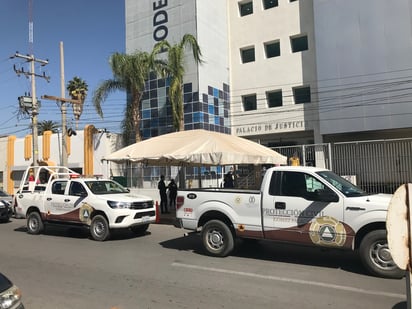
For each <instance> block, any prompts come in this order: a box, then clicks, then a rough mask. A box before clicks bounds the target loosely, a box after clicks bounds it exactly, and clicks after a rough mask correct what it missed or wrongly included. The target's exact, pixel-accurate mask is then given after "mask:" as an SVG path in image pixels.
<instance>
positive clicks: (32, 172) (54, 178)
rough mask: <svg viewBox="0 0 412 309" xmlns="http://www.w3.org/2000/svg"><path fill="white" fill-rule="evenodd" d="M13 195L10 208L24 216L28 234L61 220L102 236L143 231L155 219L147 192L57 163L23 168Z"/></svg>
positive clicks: (140, 232)
mask: <svg viewBox="0 0 412 309" xmlns="http://www.w3.org/2000/svg"><path fill="white" fill-rule="evenodd" d="M15 198H16V199H15V203H16V208H15V210H16V213H17V215H18V216H20V217H25V218H27V231H28V233H30V234H39V233H41V232H42V231H43V229H44V226H45V224H61V225H62V224H64V225H71V226H81V227H87V228H89V229H90V234H91V236H92V238H93V239H94V240H98V241H104V240H106V239H108V238H109V237H110V232H111V230H113V229H130V230H132V231H133V232H135V233H138V234H144V233H145V232H146V230H147V229H148V227H149V224H150V223H154V222H155V221H156V208H155V205H154V202H153V199H151V198H150V197H147V196H141V195H135V194H131V193H130V192H129V190H128V189H126V188H124V187H123V186H121V185H120V184H119V183H117V182H115V181H113V180H110V179H101V178H100V177H99V176H86V177H83V176H81V175H79V174H77V173H76V172H73V171H72V170H70V169H68V168H66V167H61V166H54V167H50V166H47V167H46V166H39V167H29V168H28V169H27V170H26V172H25V173H24V175H23V180H22V182H21V184H20V188H19V190H18V192H17V193H16V196H15Z"/></svg>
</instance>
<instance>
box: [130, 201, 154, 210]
mask: <svg viewBox="0 0 412 309" xmlns="http://www.w3.org/2000/svg"><path fill="white" fill-rule="evenodd" d="M146 208H153V201H145V202H134V203H132V205H131V206H130V209H146Z"/></svg>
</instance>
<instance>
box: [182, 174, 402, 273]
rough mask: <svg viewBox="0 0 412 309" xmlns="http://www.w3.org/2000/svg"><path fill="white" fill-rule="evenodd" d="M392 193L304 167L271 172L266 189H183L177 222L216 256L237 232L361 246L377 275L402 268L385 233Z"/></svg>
mask: <svg viewBox="0 0 412 309" xmlns="http://www.w3.org/2000/svg"><path fill="white" fill-rule="evenodd" d="M391 197H392V196H391V195H389V194H368V193H366V192H364V191H362V190H361V189H360V188H358V187H356V186H354V185H353V184H352V183H350V182H348V181H347V180H345V179H343V178H342V177H340V176H338V175H336V174H334V173H333V172H331V171H329V170H326V169H321V168H315V167H300V166H279V167H273V168H270V169H268V170H267V171H266V173H265V175H264V178H263V180H262V184H261V189H260V191H251V190H249V191H245V190H238V189H220V188H216V189H214V188H208V189H191V190H179V194H178V197H177V211H176V217H177V224H178V226H179V227H183V228H185V229H187V230H193V231H200V232H201V238H202V243H203V247H204V249H205V251H206V253H207V254H209V255H212V256H226V255H228V254H230V253H231V252H232V250H233V249H234V246H235V241H234V240H235V238H236V237H239V238H249V239H267V240H274V241H282V242H289V243H295V244H301V245H314V246H324V247H332V248H339V249H347V250H358V251H359V253H360V258H361V260H362V262H363V264H364V266H365V267H366V269H367V270H368V271H369V272H370V273H372V274H374V275H377V276H382V277H388V278H399V277H402V276H403V275H404V271H402V270H400V269H399V268H398V267H397V266H396V264H395V263H394V261H393V259H392V256H391V254H390V251H389V247H388V242H387V235H386V234H387V232H386V216H387V209H388V206H389V203H390V200H391Z"/></svg>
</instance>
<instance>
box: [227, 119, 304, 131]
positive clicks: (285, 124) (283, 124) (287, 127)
mask: <svg viewBox="0 0 412 309" xmlns="http://www.w3.org/2000/svg"><path fill="white" fill-rule="evenodd" d="M308 129H310V128H309V122H308V121H304V120H298V121H279V122H274V123H260V124H255V125H245V126H238V127H236V128H235V130H236V131H235V132H236V135H253V134H268V133H280V132H292V131H302V130H308Z"/></svg>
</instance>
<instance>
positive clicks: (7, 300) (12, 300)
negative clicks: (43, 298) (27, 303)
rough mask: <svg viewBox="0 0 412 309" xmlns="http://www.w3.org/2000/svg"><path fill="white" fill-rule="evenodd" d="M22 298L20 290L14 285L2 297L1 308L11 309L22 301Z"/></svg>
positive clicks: (0, 297)
mask: <svg viewBox="0 0 412 309" xmlns="http://www.w3.org/2000/svg"><path fill="white" fill-rule="evenodd" d="M20 298H21V292H20V289H19V288H18V287H16V286H15V285H14V286H12V287H11V288H10V289H8V290H7V291H5V292H3V293H2V294H1V295H0V308H2V309H8V308H11V307H13V306H14V305H15V304H17V303H18V302H19V301H20Z"/></svg>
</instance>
